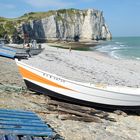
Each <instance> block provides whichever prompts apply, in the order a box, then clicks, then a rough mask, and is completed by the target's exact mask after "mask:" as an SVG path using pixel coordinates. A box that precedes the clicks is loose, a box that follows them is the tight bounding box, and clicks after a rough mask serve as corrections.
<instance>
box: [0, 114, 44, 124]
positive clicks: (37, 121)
mask: <svg viewBox="0 0 140 140" xmlns="http://www.w3.org/2000/svg"><path fill="white" fill-rule="evenodd" d="M0 121H17V122H20V121H22V122H23V121H26V122H29V123H30V122H34V123H40V122H42V121H41V119H38V120H32V119H18V118H11V117H9V118H8V117H7V118H4V117H1V116H0Z"/></svg>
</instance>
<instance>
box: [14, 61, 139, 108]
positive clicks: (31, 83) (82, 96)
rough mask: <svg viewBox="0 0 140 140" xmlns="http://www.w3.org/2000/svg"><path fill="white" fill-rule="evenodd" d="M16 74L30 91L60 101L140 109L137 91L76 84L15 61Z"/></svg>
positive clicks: (127, 88) (125, 88)
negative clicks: (17, 69) (19, 75)
mask: <svg viewBox="0 0 140 140" xmlns="http://www.w3.org/2000/svg"><path fill="white" fill-rule="evenodd" d="M16 63H17V65H18V68H19V71H20V73H21V74H22V76H23V79H24V81H25V83H26V85H27V87H28V88H29V89H30V90H33V91H36V92H39V93H43V94H47V95H49V96H52V97H56V98H60V99H63V100H67V101H71V102H75V103H79V104H85V105H89V106H96V105H97V106H101V107H105V108H106V107H109V108H110V107H111V108H121V109H122V108H124V109H129V110H130V109H132V110H133V109H140V89H139V88H129V87H111V86H103V85H94V84H90V83H82V82H76V81H72V80H68V79H65V78H62V77H60V76H58V75H55V74H51V73H49V72H46V71H43V70H41V69H38V68H35V67H32V66H30V65H27V64H26V63H24V62H21V61H18V60H16Z"/></svg>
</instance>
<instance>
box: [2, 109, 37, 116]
mask: <svg viewBox="0 0 140 140" xmlns="http://www.w3.org/2000/svg"><path fill="white" fill-rule="evenodd" d="M0 112H3V113H4V112H5V113H18V114H20V113H27V114H31V115H32V114H33V115H35V113H33V112H30V111H24V110H22V111H21V110H9V109H0Z"/></svg>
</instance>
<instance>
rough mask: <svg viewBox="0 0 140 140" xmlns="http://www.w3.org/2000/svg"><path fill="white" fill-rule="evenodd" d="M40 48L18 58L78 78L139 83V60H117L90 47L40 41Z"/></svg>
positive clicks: (115, 83)
mask: <svg viewBox="0 0 140 140" xmlns="http://www.w3.org/2000/svg"><path fill="white" fill-rule="evenodd" d="M42 47H43V48H45V49H44V51H43V52H42V53H41V54H39V55H37V56H33V57H31V58H29V60H22V61H23V62H25V63H26V64H29V65H31V66H34V67H36V68H39V69H42V70H44V71H47V72H50V73H53V74H57V75H59V76H61V77H64V78H67V79H70V80H75V81H79V82H86V83H93V84H102V85H112V86H126V87H135V88H138V87H140V76H139V75H140V63H139V61H134V60H119V59H113V58H111V57H107V56H106V55H102V54H101V53H97V52H94V51H76V50H72V51H69V50H68V49H62V48H57V47H50V46H48V45H47V44H42Z"/></svg>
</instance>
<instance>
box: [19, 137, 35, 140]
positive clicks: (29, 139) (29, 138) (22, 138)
mask: <svg viewBox="0 0 140 140" xmlns="http://www.w3.org/2000/svg"><path fill="white" fill-rule="evenodd" d="M20 139H21V140H33V139H32V137H31V136H23V137H21V138H20Z"/></svg>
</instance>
